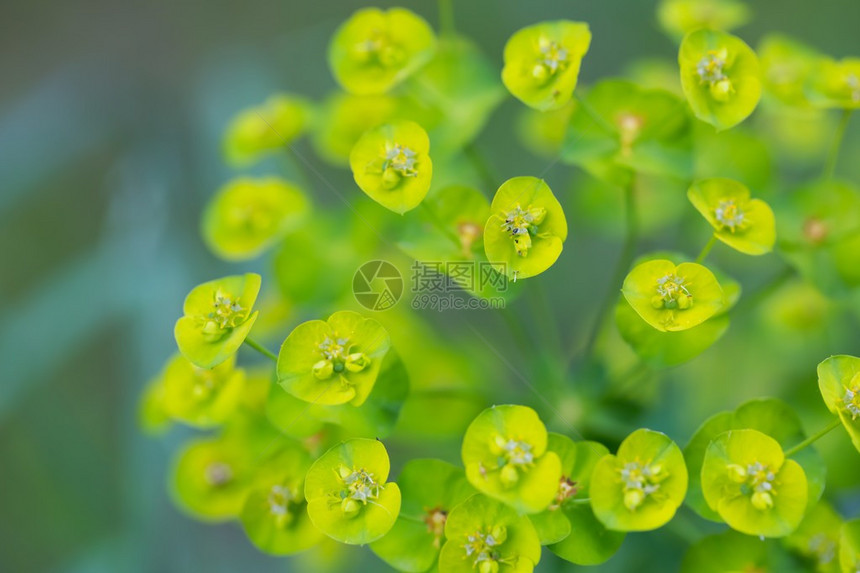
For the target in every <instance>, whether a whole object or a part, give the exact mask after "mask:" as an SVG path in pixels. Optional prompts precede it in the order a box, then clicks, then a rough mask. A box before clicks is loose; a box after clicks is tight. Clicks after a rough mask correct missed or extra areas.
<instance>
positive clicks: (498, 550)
mask: <svg viewBox="0 0 860 573" xmlns="http://www.w3.org/2000/svg"><path fill="white" fill-rule="evenodd" d="M445 537H446V539H447V541H446V542H445V545H444V546H443V547H442V552H441V554H440V555H439V571H440V572H441V571H444V572H445V573H530V572H531V571H532V570H533V569H534V567H535V565H537V564H538V562H539V561H540V541H538V536H537V533H535V530H534V527H533V526H532V524H531V522H530V521H529V519H528V518H527V517H525V516H521V515H518V514H517V512H516V511H514V510H513V509H511V508H510V507H508V506H506V505H504V504H502V503H499V502H498V501H495V500H493V499H490V498H489V497H486V496H483V495H480V494H478V495H473V496H472V497H470V498H469V499H467V500H466V501H464V502H463V503H461V504H460V505H458V506H457V507H455V508H454V509H453V510H452V511H451V513H450V514H449V515H448V519H447V521H446V523H445Z"/></svg>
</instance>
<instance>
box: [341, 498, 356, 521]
mask: <svg viewBox="0 0 860 573" xmlns="http://www.w3.org/2000/svg"><path fill="white" fill-rule="evenodd" d="M340 509H341V511H343V515H344V517H355V516H356V515H358V512H359V510H360V509H361V504H360V503H358V502H357V501H355V500H354V499H352V498H349V497H347V498H345V499H344V500H343V501H341V502H340Z"/></svg>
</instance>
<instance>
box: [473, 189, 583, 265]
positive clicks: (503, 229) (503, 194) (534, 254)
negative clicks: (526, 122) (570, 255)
mask: <svg viewBox="0 0 860 573" xmlns="http://www.w3.org/2000/svg"><path fill="white" fill-rule="evenodd" d="M565 239H567V220H566V219H565V217H564V211H563V210H562V208H561V204H560V203H559V202H558V200H557V199H556V198H555V195H553V194H552V190H551V189H550V188H549V185H547V184H546V182H545V181H544V180H542V179H538V178H537V177H514V178H513V179H508V180H507V181H505V182H504V183H502V186H501V187H499V189H498V191H496V195H495V196H494V197H493V203H492V205H490V217H489V218H488V219H487V222H486V225H485V226H484V250H485V251H486V253H487V260H489V261H490V263H492V265H493V267H494V268H496V270H497V271H498V272H500V273H502V274H504V275H507V276H508V277H510V278H511V279H513V280H517V279H525V278H528V277H533V276H535V275H539V274H540V273H542V272H544V271H545V270H547V269H548V268H549V267H551V266H552V265H553V263H555V261H556V260H557V259H558V257H559V255H560V254H561V250H562V245H563V244H564V241H565Z"/></svg>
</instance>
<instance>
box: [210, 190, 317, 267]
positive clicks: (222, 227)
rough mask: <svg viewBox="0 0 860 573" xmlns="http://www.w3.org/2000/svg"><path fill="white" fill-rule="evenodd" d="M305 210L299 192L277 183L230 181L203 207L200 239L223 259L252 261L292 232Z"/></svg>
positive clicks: (306, 209) (302, 217)
mask: <svg viewBox="0 0 860 573" xmlns="http://www.w3.org/2000/svg"><path fill="white" fill-rule="evenodd" d="M309 208H310V204H309V202H308V200H307V198H306V197H305V196H304V194H303V193H302V191H301V190H300V189H299V188H298V187H296V186H295V185H292V184H290V183H287V182H286V181H283V180H281V179H277V178H274V177H267V178H264V179H251V178H248V177H242V178H239V179H234V180H233V181H231V182H230V183H228V184H227V185H225V186H224V187H222V188H221V189H220V190H219V191H218V193H217V194H216V195H215V196H214V197H213V198H212V200H211V201H210V202H209V205H208V206H207V207H206V210H205V211H204V213H203V224H202V228H203V238H204V239H205V240H206V244H207V245H208V246H209V248H210V249H212V251H213V252H214V253H215V254H217V255H218V256H219V257H221V258H223V259H227V260H230V261H241V260H247V259H252V258H254V257H256V256H258V255H259V254H260V253H262V252H263V251H264V250H265V249H266V248H268V247H269V246H270V245H271V244H272V243H274V242H275V241H277V240H278V239H280V238H281V237H283V236H284V235H285V234H286V233H289V232H291V231H293V230H295V229H296V227H298V225H300V224H301V223H302V221H303V220H304V218H305V216H306V215H307V213H308V211H309Z"/></svg>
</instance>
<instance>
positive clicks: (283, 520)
mask: <svg viewBox="0 0 860 573" xmlns="http://www.w3.org/2000/svg"><path fill="white" fill-rule="evenodd" d="M310 465H311V460H310V456H309V455H308V454H307V452H306V451H304V450H303V449H302V448H301V447H300V446H299V445H298V444H297V443H293V442H287V443H286V444H285V445H284V446H283V447H282V448H281V449H280V450H278V451H277V452H276V453H275V454H273V455H272V456H271V457H270V458H269V459H267V460H266V461H265V462H264V463H263V465H262V466H261V467H260V468H259V469H257V471H256V474H255V476H254V479H253V481H254V485H253V487H252V488H251V489H250V491H249V492H248V496H247V498H246V499H245V503H244V505H243V506H242V512H241V514H240V515H239V518H240V519H241V521H242V527H244V529H245V533H246V534H247V535H248V539H250V540H251V542H252V543H253V544H254V545H255V546H257V548H259V549H260V551H264V552H266V553H270V554H272V555H290V554H293V553H298V552H299V551H304V550H305V549H308V548H310V547H313V546H314V545H316V544H317V543H319V542H320V541H322V540H323V539H324V536H323V534H322V533H321V532H320V531H319V530H318V529H317V528H316V527H314V525H313V523H311V520H310V517H309V516H308V511H307V505H308V504H307V502H306V501H305V494H304V480H305V473H306V472H307V470H308V468H309V467H310Z"/></svg>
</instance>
